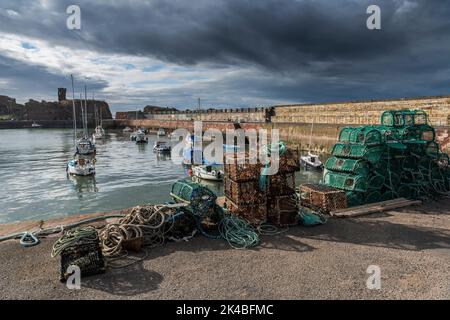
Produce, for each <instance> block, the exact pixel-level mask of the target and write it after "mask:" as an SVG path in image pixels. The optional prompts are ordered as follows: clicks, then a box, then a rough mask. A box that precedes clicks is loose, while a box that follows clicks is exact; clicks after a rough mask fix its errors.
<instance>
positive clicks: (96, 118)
mask: <svg viewBox="0 0 450 320" xmlns="http://www.w3.org/2000/svg"><path fill="white" fill-rule="evenodd" d="M92 103H93V104H94V121H95V127H96V128H97V126H98V123H99V121H98V115H97V106H96V105H95V98H94V92H92Z"/></svg>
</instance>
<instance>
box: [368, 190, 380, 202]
mask: <svg viewBox="0 0 450 320" xmlns="http://www.w3.org/2000/svg"><path fill="white" fill-rule="evenodd" d="M380 199H381V192H380V191H377V190H375V191H370V192H368V193H367V195H366V199H365V203H375V202H379V201H380Z"/></svg>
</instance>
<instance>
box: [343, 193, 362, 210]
mask: <svg viewBox="0 0 450 320" xmlns="http://www.w3.org/2000/svg"><path fill="white" fill-rule="evenodd" d="M345 194H346V196H347V206H348V207H355V206H360V205H362V204H364V194H363V193H361V192H355V191H347V192H346V193H345Z"/></svg>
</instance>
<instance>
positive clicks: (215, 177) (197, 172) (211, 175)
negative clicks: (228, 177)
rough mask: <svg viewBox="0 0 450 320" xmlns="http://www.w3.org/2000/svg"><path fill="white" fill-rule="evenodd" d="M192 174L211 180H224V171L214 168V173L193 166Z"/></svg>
mask: <svg viewBox="0 0 450 320" xmlns="http://www.w3.org/2000/svg"><path fill="white" fill-rule="evenodd" d="M192 175H194V176H195V177H197V178H200V179H203V180H210V181H222V179H223V173H222V172H221V171H219V170H214V173H210V172H205V171H203V170H202V169H199V168H196V167H193V168H192Z"/></svg>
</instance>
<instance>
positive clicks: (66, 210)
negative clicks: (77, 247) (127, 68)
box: [0, 129, 320, 223]
mask: <svg viewBox="0 0 450 320" xmlns="http://www.w3.org/2000/svg"><path fill="white" fill-rule="evenodd" d="M155 140H156V136H155V135H150V136H149V143H148V144H141V145H137V144H135V143H134V142H131V141H129V136H128V135H127V134H123V133H122V132H121V131H108V132H107V139H105V140H103V141H100V142H97V143H96V144H97V156H96V158H97V164H96V175H95V177H67V175H66V164H67V161H68V160H69V159H70V158H71V156H72V154H73V132H72V131H71V130H69V129H15V130H0V182H1V187H0V223H8V222H14V221H20V220H29V219H49V218H54V217H62V216H68V215H71V214H79V213H88V212H97V211H109V210H114V209H123V208H128V207H132V206H135V205H137V204H142V203H149V202H151V203H162V202H165V201H169V200H171V198H170V195H169V192H170V188H171V186H172V184H173V183H174V182H175V181H177V180H178V179H181V178H185V177H187V172H186V170H185V169H184V167H183V166H182V165H178V164H175V163H173V162H172V161H171V160H170V156H158V155H157V154H155V153H154V152H153V150H152V148H153V144H154V141H155ZM319 179H320V174H318V173H314V172H309V171H306V172H300V173H299V174H298V175H297V182H298V183H300V182H307V181H308V182H316V181H318V180H319ZM203 184H205V185H206V186H208V187H210V188H211V189H212V190H213V191H214V192H216V193H217V194H218V195H221V194H222V186H221V184H220V183H215V182H203Z"/></svg>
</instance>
